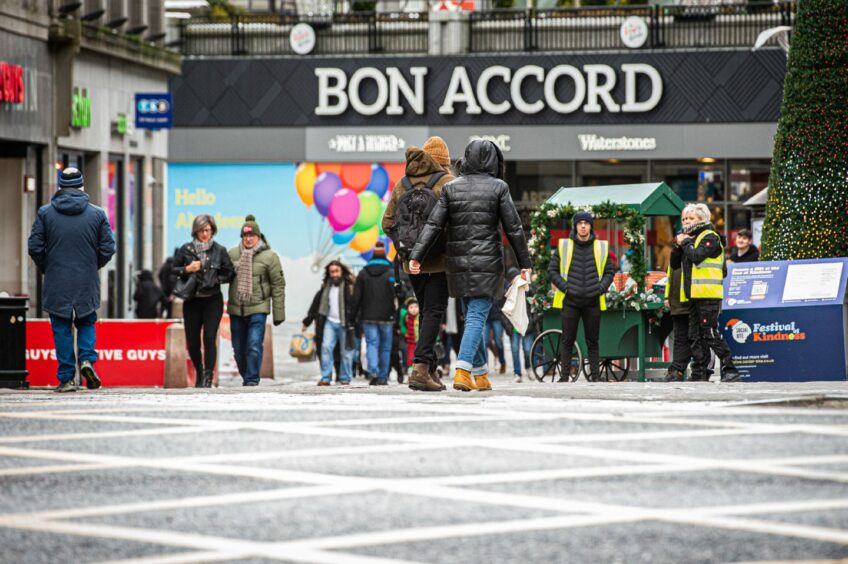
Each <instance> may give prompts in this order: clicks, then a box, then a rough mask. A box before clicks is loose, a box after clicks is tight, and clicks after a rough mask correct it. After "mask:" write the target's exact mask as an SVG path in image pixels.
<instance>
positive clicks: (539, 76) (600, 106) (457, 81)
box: [315, 63, 663, 116]
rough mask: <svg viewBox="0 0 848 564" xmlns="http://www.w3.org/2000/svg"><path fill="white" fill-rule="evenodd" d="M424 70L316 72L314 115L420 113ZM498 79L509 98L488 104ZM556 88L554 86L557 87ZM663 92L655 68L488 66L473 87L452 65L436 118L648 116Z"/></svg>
mask: <svg viewBox="0 0 848 564" xmlns="http://www.w3.org/2000/svg"><path fill="white" fill-rule="evenodd" d="M427 71H428V69H427V67H410V68H409V69H408V73H409V74H410V75H411V76H412V81H411V82H410V81H409V80H407V77H406V75H405V74H404V73H402V72H401V71H400V69H399V68H397V67H388V68H387V69H385V71H381V70H379V69H376V68H374V67H361V68H359V69H357V70H356V71H354V72H353V74H352V75H351V76H350V78H349V79H348V75H347V74H346V73H345V71H344V70H342V69H339V68H316V69H315V76H316V77H317V79H318V105H317V106H316V107H315V115H319V116H338V115H342V114H343V113H345V112H346V111H347V110H348V108H350V107H352V108H353V110H354V111H355V112H357V113H358V114H360V115H364V116H373V115H378V114H380V113H385V114H386V115H392V116H398V115H403V113H404V106H403V105H402V104H401V97H402V98H403V101H404V102H405V103H406V106H408V107H409V109H410V110H411V111H412V113H414V114H416V115H424V112H425V108H426V106H425V103H426V100H425V93H426V84H425V77H426V76H427ZM618 72H620V73H621V74H623V75H624V76H623V78H624V101H623V103H621V101H620V100H616V99H615V98H614V96H613V90H615V87H616V84H618V80H619V75H618ZM640 76H642V77H644V78H647V79H648V80H649V81H650V85H651V86H650V95H649V96H648V98H647V99H645V100H639V99H638V97H637V96H638V88H637V86H638V85H637V83H638V79H639V77H640ZM496 81H500V82H503V83H504V85H508V86H509V98H508V99H500V100H493V99H492V95H491V94H490V88H489V87H490V86H491V85H492V83H494V82H496ZM532 82H536V83H539V85H541V87H542V94H541V97H538V98H537V99H527V98H529V97H530V96H529V95H527V94H526V90H525V86H527V85H528V84H532ZM566 82H568V83H571V88H569V89H568V91H570V92H571V93H570V97H568V95H567V94H566V91H567V90H566V88H567V87H566ZM366 83H367V84H369V88H368V92H370V93H372V94H373V93H374V92H376V97H375V99H374V100H373V101H370V102H366V101H364V100H363V98H362V94H363V92H362V91H363V84H366ZM558 87H559V88H558ZM662 94H663V83H662V77H661V76H660V73H659V72H658V71H657V69H655V68H654V67H652V66H650V65H647V64H643V63H630V64H622V65H621V66H620V69H619V70H618V71H617V70H616V69H615V68H613V67H611V66H609V65H602V64H591V65H583V66H582V68H580V69H578V68H577V67H574V66H572V65H557V66H555V67H553V68H552V69H550V70H547V71H546V70H545V69H544V68H542V67H540V66H538V65H524V66H522V67H519V68H517V69H515V70H514V71H513V70H512V69H510V68H508V67H505V66H503V65H493V66H490V67H487V68H485V69H483V71H482V72H481V73H480V75H479V76H478V78H477V83H476V84H474V83H473V82H472V81H471V77H470V76H469V74H468V69H467V68H466V67H464V66H457V67H454V69H453V72H452V73H451V77H450V81H449V83H448V86H447V90H446V91H445V93H444V97H443V98H442V103H441V105H440V106H439V114H442V115H453V114H455V113H456V106H457V105H458V104H462V105H464V106H465V113H466V114H469V115H479V114H482V113H483V112H485V113H486V114H489V115H502V114H505V113H506V112H508V111H510V110H511V109H513V108H515V109H516V110H518V111H519V112H521V113H523V114H526V115H533V114H538V113H539V112H541V111H543V110H544V109H545V108H550V109H551V110H553V111H554V112H556V113H560V114H570V113H573V112H576V111H577V110H578V109H581V108H582V110H583V111H584V112H586V113H590V114H592V113H600V112H602V111H607V112H610V113H618V112H625V113H640V112H649V111H651V110H653V109H654V108H656V107H657V104H659V102H660V100H661V99H662Z"/></svg>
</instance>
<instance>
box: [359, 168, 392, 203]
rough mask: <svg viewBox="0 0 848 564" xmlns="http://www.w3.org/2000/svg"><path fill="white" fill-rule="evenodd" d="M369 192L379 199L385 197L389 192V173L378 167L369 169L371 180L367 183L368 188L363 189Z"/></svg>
mask: <svg viewBox="0 0 848 564" xmlns="http://www.w3.org/2000/svg"><path fill="white" fill-rule="evenodd" d="M365 189H366V190H368V191H370V192H374V193H375V194H377V195H378V196H379V197H381V198H382V197H383V196H385V195H386V192H388V191H389V173H388V172H386V169H385V168H383V167H381V166H380V165H373V166H372V167H371V180H369V181H368V186H367V187H366V188H365Z"/></svg>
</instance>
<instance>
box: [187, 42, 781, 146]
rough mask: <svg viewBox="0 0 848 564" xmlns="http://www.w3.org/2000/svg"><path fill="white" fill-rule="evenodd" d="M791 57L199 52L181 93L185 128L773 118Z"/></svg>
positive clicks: (734, 53) (755, 120)
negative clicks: (212, 55) (229, 56)
mask: <svg viewBox="0 0 848 564" xmlns="http://www.w3.org/2000/svg"><path fill="white" fill-rule="evenodd" d="M785 67H786V57H785V55H784V54H783V53H782V52H780V51H779V50H778V51H777V52H775V51H773V50H768V51H762V52H760V51H758V52H756V53H750V52H747V51H741V50H740V51H703V52H702V51H699V52H691V53H683V52H669V53H654V52H641V51H631V52H621V53H615V54H599V53H593V54H568V55H563V54H527V55H498V56H491V55H468V56H447V57H439V58H436V57H407V58H388V57H367V58H363V57H351V58H340V57H310V58H303V57H297V58H286V57H280V58H274V59H258V58H257V59H249V60H245V61H240V62H239V64H237V65H236V64H233V63H232V61H229V60H218V59H208V60H205V59H188V60H186V61H184V63H183V73H182V75H181V76H179V77H174V78H172V79H171V92H172V93H173V95H174V101H175V107H174V109H175V114H174V125H175V127H231V126H235V127H242V126H266V127H274V126H278V127H310V126H316V127H332V126H336V127H340V126H341V127H345V126H347V127H363V126H364V127H397V126H398V125H403V126H405V127H413V126H425V127H438V126H468V125H472V126H498V127H501V126H507V125H513V126H518V125H520V126H533V125H592V126H595V125H621V124H627V125H638V124H651V125H656V124H679V123H713V124H714V123H749V122H751V123H773V122H776V121H777V118H778V117H779V115H780V101H781V95H782V88H783V75H784V74H785ZM752 76H754V77H757V88H750V87H749V85H750V77H752ZM222 84H226V85H229V86H228V87H227V88H223V87H221V85H222ZM357 143H358V141H357ZM324 145H325V146H326V142H325V143H324ZM340 146H346V145H345V144H344V143H342V144H341V145H340Z"/></svg>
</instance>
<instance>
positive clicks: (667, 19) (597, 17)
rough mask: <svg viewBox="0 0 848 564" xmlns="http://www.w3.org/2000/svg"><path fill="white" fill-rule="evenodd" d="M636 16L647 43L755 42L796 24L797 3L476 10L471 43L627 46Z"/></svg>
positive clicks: (472, 47)
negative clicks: (626, 25)
mask: <svg viewBox="0 0 848 564" xmlns="http://www.w3.org/2000/svg"><path fill="white" fill-rule="evenodd" d="M631 16H636V17H640V18H642V19H643V20H644V22H645V23H646V24H647V28H648V34H647V40H646V42H645V44H644V48H646V49H667V48H677V49H679V48H693V47H751V46H753V44H754V42H755V41H756V40H757V36H758V35H759V33H760V32H762V31H763V30H765V29H768V28H771V27H776V26H781V25H787V26H791V25H792V23H793V22H794V18H795V3H794V2H791V1H784V2H780V3H773V2H745V3H739V4H723V5H714V6H623V7H607V6H597V7H587V8H563V9H555V10H528V11H524V12H518V11H513V10H493V11H489V12H472V13H471V15H470V27H469V45H468V47H469V51H470V52H472V53H492V52H510V51H511V52H517V51H597V50H610V49H625V48H626V47H625V45H624V43H623V42H622V40H621V37H620V30H621V25H622V23H623V22H624V20H625V19H626V18H628V17H631Z"/></svg>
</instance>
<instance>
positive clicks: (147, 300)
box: [133, 270, 167, 319]
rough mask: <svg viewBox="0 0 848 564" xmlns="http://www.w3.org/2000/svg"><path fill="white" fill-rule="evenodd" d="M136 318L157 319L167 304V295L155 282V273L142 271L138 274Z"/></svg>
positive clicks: (135, 297) (135, 300) (135, 298)
mask: <svg viewBox="0 0 848 564" xmlns="http://www.w3.org/2000/svg"><path fill="white" fill-rule="evenodd" d="M133 301H134V302H135V316H136V317H137V318H138V319H157V318H158V317H159V316H160V314H161V312H162V309H163V307H164V305H165V303H166V301H167V300H166V299H165V294H164V293H163V292H162V290H160V289H159V287H158V286H157V285H156V283H155V282H154V281H153V273H152V272H150V271H149V270H142V271H141V272H139V273H138V279H137V280H136V288H135V293H134V294H133Z"/></svg>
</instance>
